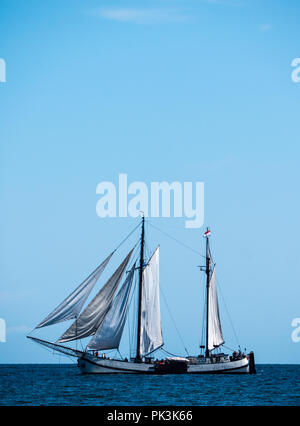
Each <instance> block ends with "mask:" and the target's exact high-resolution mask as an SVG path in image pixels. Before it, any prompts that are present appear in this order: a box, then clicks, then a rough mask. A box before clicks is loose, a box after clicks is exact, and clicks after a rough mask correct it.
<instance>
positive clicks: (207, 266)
mask: <svg viewBox="0 0 300 426" xmlns="http://www.w3.org/2000/svg"><path fill="white" fill-rule="evenodd" d="M209 235H210V230H209V229H208V228H207V231H206V233H205V238H206V268H205V272H206V350H205V356H206V357H207V358H209V348H208V332H209V282H210V261H211V259H210V248H209V238H208V237H209Z"/></svg>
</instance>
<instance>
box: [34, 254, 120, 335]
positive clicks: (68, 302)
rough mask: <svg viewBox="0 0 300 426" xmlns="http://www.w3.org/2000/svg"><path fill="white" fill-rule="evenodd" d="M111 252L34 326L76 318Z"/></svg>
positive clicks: (43, 325) (44, 325)
mask: <svg viewBox="0 0 300 426" xmlns="http://www.w3.org/2000/svg"><path fill="white" fill-rule="evenodd" d="M112 255H113V253H111V254H110V255H109V256H108V257H107V258H106V259H105V260H104V261H103V262H102V263H101V265H99V266H98V267H97V268H96V269H95V270H94V271H93V272H92V273H91V274H90V275H89V276H88V277H87V278H86V279H85V280H84V281H83V282H82V283H81V284H80V285H79V286H78V287H77V288H76V290H74V291H73V293H71V294H70V295H69V296H68V297H67V298H66V299H65V300H64V301H63V302H62V303H61V304H60V305H59V306H57V308H55V309H54V311H52V312H51V314H49V315H48V316H47V317H46V318H45V319H44V320H43V321H42V322H40V324H39V325H38V326H37V327H36V328H41V327H46V326H48V325H53V324H57V323H60V322H63V321H67V320H70V319H74V318H76V317H77V316H78V315H79V314H80V311H81V309H82V307H83V305H84V303H85V301H86V299H87V298H88V296H89V294H90V292H91V291H92V289H93V288H94V285H95V284H96V282H97V281H98V279H99V278H100V276H101V274H102V272H103V271H104V269H105V267H106V265H107V264H108V262H109V261H110V258H111V257H112Z"/></svg>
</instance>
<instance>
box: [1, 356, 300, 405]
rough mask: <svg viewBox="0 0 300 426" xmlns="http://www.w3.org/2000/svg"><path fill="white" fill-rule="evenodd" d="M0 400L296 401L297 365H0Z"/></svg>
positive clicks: (299, 398) (299, 389) (299, 388)
mask: <svg viewBox="0 0 300 426" xmlns="http://www.w3.org/2000/svg"><path fill="white" fill-rule="evenodd" d="M0 405H2V406H3V405H11V406H12V405H109V406H113V405H122V406H128V405H129V406H130V405H137V406H139V405H173V406H197V405H202V406H205V405H210V406H212V405H293V406H297V405H300V365H258V366H257V375H225V374H224V375H166V376H156V375H150V376H146V375H130V374H128V375H100V374H99V375H82V374H80V371H79V369H78V368H77V366H76V365H66V364H61V365H59V364H57V365H53V364H51V365H45V364H38V365H33V364H22V365H15V364H11V365H4V364H2V365H0Z"/></svg>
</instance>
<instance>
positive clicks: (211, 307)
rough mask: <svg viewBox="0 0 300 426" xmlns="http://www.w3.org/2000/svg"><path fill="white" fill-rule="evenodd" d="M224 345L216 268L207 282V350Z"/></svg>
mask: <svg viewBox="0 0 300 426" xmlns="http://www.w3.org/2000/svg"><path fill="white" fill-rule="evenodd" d="M223 343H224V339H223V334H222V327H221V321H220V313H219V303H218V294H217V281H216V267H214V270H213V272H212V275H211V278H210V282H209V300H208V349H209V350H210V351H211V350H212V349H215V348H216V347H218V346H221V345H222V344H223Z"/></svg>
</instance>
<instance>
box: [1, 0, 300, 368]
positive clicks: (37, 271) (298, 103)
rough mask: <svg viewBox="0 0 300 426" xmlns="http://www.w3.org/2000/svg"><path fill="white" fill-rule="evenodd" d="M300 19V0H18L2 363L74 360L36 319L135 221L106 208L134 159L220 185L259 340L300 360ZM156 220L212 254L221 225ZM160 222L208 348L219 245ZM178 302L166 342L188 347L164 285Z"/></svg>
mask: <svg viewBox="0 0 300 426" xmlns="http://www.w3.org/2000/svg"><path fill="white" fill-rule="evenodd" d="M299 20H300V2H299V0H288V1H287V0H149V1H148V0H144V1H140V0H139V1H137V0H119V1H117V0H102V1H101V0H84V1H83V0H63V1H61V0H60V1H58V0H51V1H40V0H27V1H22V0H2V1H1V5H0V57H1V58H3V59H4V60H5V61H6V66H7V75H6V79H7V82H6V83H0V143H1V148H0V149H1V151H0V152H1V158H0V173H1V180H0V185H1V213H0V214H1V225H0V226H1V243H0V244H1V245H0V318H4V319H5V320H6V323H7V342H6V343H0V362H4V363H9V362H57V357H56V358H55V357H53V356H52V355H50V354H48V352H46V351H44V350H43V349H41V348H40V347H38V346H37V345H34V344H32V343H30V342H28V341H27V340H26V339H25V335H26V333H27V332H28V330H30V329H32V328H33V327H34V326H35V325H36V324H37V323H38V322H39V321H41V320H42V319H43V318H44V317H45V316H46V314H48V313H49V312H50V311H51V310H52V309H53V308H54V307H55V306H56V305H57V304H58V303H59V302H60V301H61V300H62V299H63V298H64V297H65V296H66V295H67V294H68V292H70V291H71V290H72V289H73V288H74V287H75V286H76V285H78V284H79V283H80V281H81V280H82V279H83V278H84V277H85V276H87V275H88V274H89V273H90V272H91V270H92V269H93V268H94V267H95V266H96V265H97V264H98V263H99V262H100V260H102V259H103V258H104V256H106V255H107V254H108V252H109V250H110V249H111V248H112V247H114V246H115V245H117V243H118V242H119V241H120V240H121V239H122V238H123V237H124V236H125V235H126V234H127V232H129V231H130V229H132V228H133V227H134V225H135V223H136V220H134V219H131V218H128V219H120V218H117V219H111V218H109V219H100V218H99V217H98V216H97V215H96V202H97V200H98V199H99V196H97V195H96V185H97V184H98V183H99V182H100V181H104V180H109V181H113V182H117V179H118V174H119V173H127V174H128V179H129V180H130V181H137V180H141V181H143V182H146V183H147V184H150V182H152V181H162V180H166V181H168V182H172V181H175V180H178V181H180V182H184V181H192V182H196V181H203V182H204V183H205V224H206V225H209V226H211V228H212V231H213V235H212V250H213V254H214V259H215V260H216V262H217V268H218V277H219V278H218V279H219V282H220V285H221V287H222V292H223V294H224V297H225V300H226V305H227V307H228V310H229V312H230V315H231V318H232V321H233V323H234V325H235V329H236V332H237V334H238V337H239V341H240V342H241V345H242V347H245V346H246V347H247V348H248V349H253V350H254V351H255V352H256V358H257V361H258V362H261V363H268V362H275V363H277V362H278V363H298V362H299V360H300V343H298V344H295V343H293V342H292V340H291V333H292V330H293V329H292V327H291V323H292V320H293V319H294V318H297V317H298V318H299V317H300V289H299V264H300V262H299V252H300V250H299V249H300V244H299V240H300V232H299V208H300V201H299V177H300V172H299V154H300V133H299V113H300V84H295V83H294V82H293V81H292V79H291V73H292V67H291V62H292V60H293V59H294V58H297V57H298V58H299V57H300V43H299V42H300V26H299ZM152 221H153V223H154V224H155V225H156V226H158V227H161V228H163V229H164V230H165V231H166V232H168V233H169V234H172V235H174V236H175V237H176V238H178V239H179V240H181V241H183V242H185V243H186V244H187V245H189V246H191V247H193V248H194V249H195V250H199V251H202V252H203V250H204V239H203V238H202V235H203V228H202V229H198V230H190V229H185V227H184V219H152ZM148 231H149V232H150V231H151V234H149V233H148V235H149V238H150V240H149V241H150V243H149V244H150V245H151V247H153V248H154V246H155V244H156V243H157V242H160V244H161V277H162V286H163V289H164V293H165V294H166V295H167V297H168V305H169V308H170V309H171V312H172V314H173V317H174V318H175V319H176V324H177V327H178V328H179V330H180V332H181V334H182V336H183V339H184V341H185V345H186V346H187V347H188V349H189V350H190V352H191V353H197V351H198V349H197V347H198V344H199V336H200V333H201V324H200V323H201V311H202V309H203V301H202V293H203V279H202V278H201V276H200V273H199V272H198V270H197V266H198V265H199V264H201V259H200V258H199V257H198V256H197V255H196V254H195V253H192V252H190V251H188V250H186V249H184V248H183V247H182V246H180V245H177V244H176V243H175V242H173V241H172V240H169V239H168V238H167V237H165V236H163V235H159V233H157V232H155V231H154V230H151V229H150V227H149V229H148ZM120 260H121V259H120ZM220 303H221V315H222V318H224V334H225V340H226V342H227V343H228V346H229V347H233V346H234V345H235V339H234V335H233V333H232V331H231V328H230V326H229V321H228V320H226V310H225V309H224V306H223V304H222V300H221V301H220ZM162 310H163V312H164V313H163V324H164V336H165V340H166V347H167V348H169V349H170V350H171V351H172V352H175V353H183V354H184V352H183V350H182V344H181V342H180V340H179V339H178V337H177V335H176V332H174V327H173V325H172V322H171V321H170V320H169V319H168V315H167V313H165V312H166V309H165V305H164V302H163V300H162ZM42 336H43V337H45V338H49V336H50V338H53V339H55V338H57V337H58V336H59V333H55V332H54V331H50V330H46V329H45V330H44V331H43V334H42Z"/></svg>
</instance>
